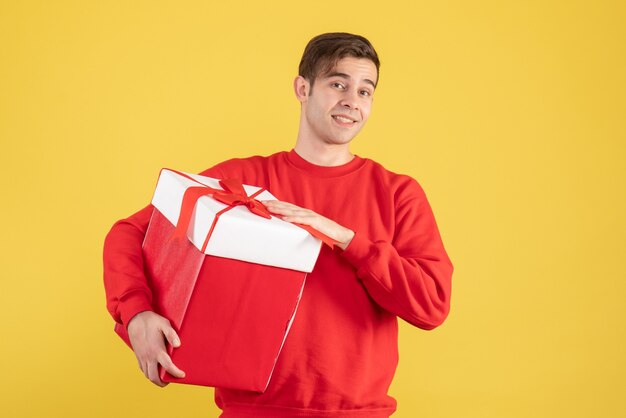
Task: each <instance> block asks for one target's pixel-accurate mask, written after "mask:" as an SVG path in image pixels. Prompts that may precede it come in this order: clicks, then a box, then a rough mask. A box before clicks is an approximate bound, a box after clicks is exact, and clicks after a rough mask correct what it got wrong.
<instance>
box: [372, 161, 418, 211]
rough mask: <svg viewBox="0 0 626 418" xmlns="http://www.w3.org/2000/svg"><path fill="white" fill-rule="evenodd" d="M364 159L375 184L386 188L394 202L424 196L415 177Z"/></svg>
mask: <svg viewBox="0 0 626 418" xmlns="http://www.w3.org/2000/svg"><path fill="white" fill-rule="evenodd" d="M365 160H366V161H367V165H368V166H369V170H370V174H371V177H372V178H373V179H375V181H376V182H377V183H378V184H377V186H379V187H384V188H385V189H387V190H388V191H389V193H391V194H392V195H393V199H394V201H395V202H402V201H405V200H407V199H412V198H413V199H416V198H419V199H422V198H425V193H424V189H423V188H422V186H421V185H420V184H419V182H418V181H417V180H416V179H415V178H413V177H411V176H410V175H408V174H401V173H396V172H394V171H391V170H389V169H387V168H385V167H383V165H382V164H380V163H378V162H376V161H374V160H371V159H368V158H366V159H365Z"/></svg>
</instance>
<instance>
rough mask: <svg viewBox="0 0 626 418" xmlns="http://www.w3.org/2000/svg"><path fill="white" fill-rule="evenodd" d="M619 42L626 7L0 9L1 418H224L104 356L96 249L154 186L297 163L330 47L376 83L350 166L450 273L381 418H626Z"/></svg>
mask: <svg viewBox="0 0 626 418" xmlns="http://www.w3.org/2000/svg"><path fill="white" fill-rule="evenodd" d="M226 4H228V5H226ZM625 21H626V10H625V7H624V2H622V1H593V2H592V1H545V0H544V1H488V0H482V1H481V0H478V1H472V2H470V1H446V2H437V1H405V2H394V1H384V2H374V1H366V0H365V1H362V2H360V3H358V2H352V3H350V2H348V3H346V2H336V1H310V2H306V3H302V4H299V5H298V3H297V2H295V1H267V2H266V3H265V4H263V3H260V2H259V3H256V2H249V3H248V2H224V1H220V2H217V1H193V2H191V1H190V2H186V3H185V2H180V1H171V2H158V1H100V2H89V1H73V2H72V1H39V2H36V1H11V2H10V1H3V2H1V3H0V141H1V145H2V146H1V151H0V170H2V172H1V176H0V194H1V196H2V204H1V206H0V213H1V219H2V225H3V228H2V233H1V238H0V262H1V265H2V271H1V273H0V276H1V277H2V282H1V283H2V290H1V291H0V315H1V317H2V318H3V323H2V334H3V338H2V346H1V348H0V350H1V354H0V359H1V360H2V366H1V367H0V369H1V370H2V374H3V377H2V379H0V402H1V404H0V415H2V416H6V417H44V416H46V417H83V416H93V417H111V416H115V417H142V416H149V415H151V416H155V417H172V416H185V417H206V416H215V414H216V411H217V409H216V408H215V406H213V402H212V390H210V389H206V388H197V387H190V386H182V385H181V386H176V385H170V386H169V387H168V388H166V389H159V388H157V387H155V386H153V385H151V384H150V383H149V382H148V381H147V380H145V378H144V377H143V375H142V374H141V373H140V372H139V369H138V368H137V364H136V361H135V359H134V356H133V355H132V354H131V352H130V351H129V350H128V349H127V348H126V347H125V346H124V345H123V344H122V343H121V342H120V341H119V340H118V339H117V337H116V336H115V335H114V334H113V332H112V325H113V323H112V320H111V319H110V318H109V316H108V314H107V312H106V310H105V307H104V292H103V288H102V279H101V274H102V268H101V248H102V241H103V238H104V235H105V234H106V232H107V231H108V229H109V227H110V226H111V224H112V223H113V222H114V221H115V220H116V219H118V218H120V217H124V216H126V215H128V214H130V213H131V212H132V211H134V210H135V209H137V208H139V207H142V206H143V205H144V204H146V203H147V202H148V200H149V198H150V196H151V193H152V191H153V187H154V184H155V180H156V176H157V174H158V170H159V169H160V168H161V167H164V166H167V167H172V168H177V169H181V170H186V171H200V170H202V169H204V168H206V167H208V166H210V165H212V164H214V163H216V162H219V161H221V160H223V159H225V158H228V157H234V156H247V155H251V154H268V153H270V152H274V151H277V150H283V149H290V148H291V146H292V145H293V144H294V140H295V134H296V130H297V121H298V117H299V106H298V104H297V102H296V100H295V98H294V97H293V94H292V90H291V82H292V78H293V77H294V76H295V75H296V69H297V65H298V62H299V58H300V54H301V52H302V49H303V48H304V45H305V43H306V42H307V41H308V40H309V38H311V37H312V36H314V35H316V34H318V33H321V32H326V31H337V30H341V31H349V32H356V33H362V34H364V35H366V36H367V37H369V38H370V39H371V40H372V42H373V43H374V45H375V46H376V48H377V49H378V51H379V53H380V55H381V58H382V63H383V64H382V68H381V70H382V71H381V83H380V86H379V90H378V92H377V93H376V99H375V103H376V104H375V107H374V112H373V115H372V118H371V119H370V122H369V125H368V127H366V129H365V131H364V132H363V133H362V135H360V136H359V137H358V138H357V140H356V142H355V143H354V148H353V150H354V151H355V152H356V153H358V154H359V155H362V156H368V157H371V158H373V159H376V160H378V161H380V162H382V163H383V164H385V165H386V166H387V167H388V168H389V169H391V170H394V171H397V172H404V173H408V174H410V175H412V176H414V177H415V178H417V179H418V180H419V181H420V183H421V184H422V185H423V187H424V188H425V189H426V192H427V193H428V196H429V198H430V201H431V204H432V206H433V208H434V210H435V214H436V216H437V220H438V223H439V226H440V229H441V232H442V235H443V237H444V241H445V243H446V247H447V249H448V251H449V253H450V256H451V258H452V260H453V261H454V264H455V266H456V271H455V275H454V295H453V308H452V313H451V315H450V317H449V319H448V321H447V322H446V324H444V326H442V327H441V328H439V329H437V330H435V331H432V332H425V331H420V330H417V329H414V328H411V327H409V326H406V325H403V326H402V327H401V337H400V350H401V361H400V367H399V370H398V373H397V377H396V380H395V382H394V384H393V386H392V394H393V395H394V396H395V397H396V398H397V399H398V401H399V409H398V412H397V414H396V415H395V416H397V417H401V418H413V417H476V418H484V417H568V418H573V417H591V416H604V417H617V416H624V414H626V408H625V407H624V403H623V400H621V399H620V396H623V394H624V393H626V384H625V383H624V382H625V380H624V374H625V373H626V364H625V360H624V353H625V352H626V350H625V349H624V344H625V341H626V326H625V321H624V317H625V313H626V312H625V308H624V301H625V298H624V296H625V293H626V283H625V282H626V280H625V279H626V275H625V274H624V268H623V266H622V265H623V262H624V260H625V259H626V251H625V250H626V245H625V239H626V234H625V232H626V227H625V226H626V225H625V221H624V213H626V204H625V197H624V195H625V190H626V187H625V186H626V185H625V177H626V176H625V174H626V173H625V168H624V167H625V164H624V161H625V160H626V158H625V157H626V155H625V154H626V153H625V148H626V146H625V140H626V128H625V122H624V119H625V115H626V103H625V101H626V99H625V97H626V50H625V47H624V45H626V36H625V35H626V30H625V29H624V27H625V25H624V22H625Z"/></svg>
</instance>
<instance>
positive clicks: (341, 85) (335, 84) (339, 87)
mask: <svg viewBox="0 0 626 418" xmlns="http://www.w3.org/2000/svg"><path fill="white" fill-rule="evenodd" d="M332 86H333V87H336V88H338V89H343V88H344V86H343V84H341V83H333V84H332Z"/></svg>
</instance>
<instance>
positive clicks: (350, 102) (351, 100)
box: [341, 90, 359, 110]
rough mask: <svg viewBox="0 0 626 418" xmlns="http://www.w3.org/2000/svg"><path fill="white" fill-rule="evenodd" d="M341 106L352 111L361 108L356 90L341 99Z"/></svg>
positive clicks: (348, 92)
mask: <svg viewBox="0 0 626 418" xmlns="http://www.w3.org/2000/svg"><path fill="white" fill-rule="evenodd" d="M341 105H342V106H344V107H347V108H350V109H355V110H356V109H358V108H359V93H358V91H356V90H347V91H346V92H345V93H344V95H343V97H342V98H341Z"/></svg>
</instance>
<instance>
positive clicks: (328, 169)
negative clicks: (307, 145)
mask: <svg viewBox="0 0 626 418" xmlns="http://www.w3.org/2000/svg"><path fill="white" fill-rule="evenodd" d="M286 156H287V160H288V161H289V162H290V163H291V164H292V165H293V166H295V167H296V168H298V169H300V170H301V171H304V172H306V173H307V174H311V175H313V176H316V177H341V176H345V175H347V174H351V173H353V172H355V171H356V170H358V169H359V168H361V167H362V166H363V165H364V164H365V161H366V160H365V159H363V158H361V157H359V156H358V155H355V156H354V158H353V159H352V160H350V161H349V162H347V163H345V164H342V165H336V166H323V165H317V164H313V163H310V162H308V161H307V160H305V159H304V158H302V157H301V156H300V155H299V154H298V153H297V152H296V150H295V149H292V150H291V151H289V152H288V153H286Z"/></svg>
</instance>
